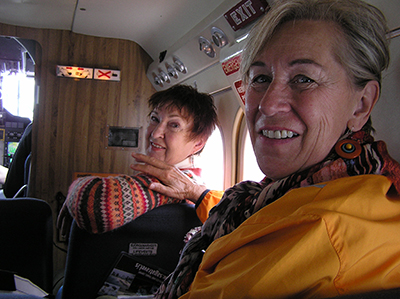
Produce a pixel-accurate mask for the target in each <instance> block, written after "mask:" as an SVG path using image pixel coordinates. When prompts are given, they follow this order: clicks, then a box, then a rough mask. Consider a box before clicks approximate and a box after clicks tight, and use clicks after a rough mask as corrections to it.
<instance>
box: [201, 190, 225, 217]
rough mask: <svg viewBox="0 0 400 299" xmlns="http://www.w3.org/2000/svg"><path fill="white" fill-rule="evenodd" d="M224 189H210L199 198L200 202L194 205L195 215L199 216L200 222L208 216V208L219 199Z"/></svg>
mask: <svg viewBox="0 0 400 299" xmlns="http://www.w3.org/2000/svg"><path fill="white" fill-rule="evenodd" d="M222 195H224V191H217V190H210V191H208V192H207V194H206V195H205V196H204V197H203V198H202V199H201V202H200V203H199V204H198V205H196V213H197V217H199V219H200V221H201V222H203V223H204V222H205V221H206V220H207V218H208V213H209V212H210V210H211V209H212V208H213V207H214V206H215V205H216V204H217V203H219V201H220V200H221V197H222Z"/></svg>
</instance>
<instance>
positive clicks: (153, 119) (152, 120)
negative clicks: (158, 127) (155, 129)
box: [150, 115, 159, 123]
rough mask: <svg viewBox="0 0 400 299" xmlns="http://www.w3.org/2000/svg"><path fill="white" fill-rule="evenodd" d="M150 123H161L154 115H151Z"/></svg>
mask: <svg viewBox="0 0 400 299" xmlns="http://www.w3.org/2000/svg"><path fill="white" fill-rule="evenodd" d="M150 122H152V123H158V122H159V120H158V117H156V116H154V115H150Z"/></svg>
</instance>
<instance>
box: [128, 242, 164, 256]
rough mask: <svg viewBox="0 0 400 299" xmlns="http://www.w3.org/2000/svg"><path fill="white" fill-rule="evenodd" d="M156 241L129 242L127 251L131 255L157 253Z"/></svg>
mask: <svg viewBox="0 0 400 299" xmlns="http://www.w3.org/2000/svg"><path fill="white" fill-rule="evenodd" d="M157 248H158V244H157V243H130V244H129V253H130V254H132V255H157Z"/></svg>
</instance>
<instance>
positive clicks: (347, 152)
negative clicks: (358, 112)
mask: <svg viewBox="0 0 400 299" xmlns="http://www.w3.org/2000/svg"><path fill="white" fill-rule="evenodd" d="M353 130H354V127H351V129H349V128H348V129H347V132H346V135H345V136H347V137H348V136H350V135H351V134H352V133H353ZM335 151H336V153H337V154H338V155H339V156H340V157H342V158H345V159H354V158H357V157H358V156H359V155H360V154H361V145H360V144H359V143H358V142H357V141H355V140H352V139H342V140H339V141H338V142H337V143H336V145H335Z"/></svg>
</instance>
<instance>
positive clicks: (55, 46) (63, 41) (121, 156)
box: [0, 23, 154, 270]
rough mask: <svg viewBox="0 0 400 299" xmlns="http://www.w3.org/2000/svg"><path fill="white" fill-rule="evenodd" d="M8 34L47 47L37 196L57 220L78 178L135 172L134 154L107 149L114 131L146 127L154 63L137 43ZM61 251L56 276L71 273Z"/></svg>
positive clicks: (40, 69)
mask: <svg viewBox="0 0 400 299" xmlns="http://www.w3.org/2000/svg"><path fill="white" fill-rule="evenodd" d="M0 35H4V36H16V37H20V38H24V39H33V40H36V41H37V42H38V43H39V45H40V47H39V48H38V49H37V61H36V62H37V64H36V81H37V84H38V85H39V88H40V89H39V98H38V103H36V105H35V110H34V125H33V140H32V142H33V145H32V147H33V148H32V170H31V184H30V196H33V197H37V198H41V199H44V200H46V201H47V202H49V203H50V205H51V206H52V208H53V211H54V218H55V219H56V217H57V214H56V213H57V211H56V210H57V202H56V201H55V195H56V194H57V192H62V193H63V194H64V195H66V194H67V191H68V187H69V185H70V184H71V182H72V176H73V172H75V171H83V172H107V173H128V174H129V173H132V170H131V169H130V168H129V165H130V164H131V163H132V162H133V160H132V158H131V157H130V152H131V151H129V150H126V151H123V150H117V149H106V146H105V145H106V143H105V139H106V134H107V125H111V126H127V127H138V126H141V127H145V126H146V115H147V113H148V110H147V109H148V108H147V99H148V97H149V96H150V95H151V94H152V93H153V92H154V89H153V87H152V86H151V84H150V82H149V80H148V79H147V77H146V69H147V67H148V65H149V64H150V63H151V58H150V57H149V56H148V55H147V53H146V52H145V51H144V50H143V49H142V48H141V47H140V46H139V45H137V44H136V43H135V42H132V41H128V40H121V39H111V38H102V37H93V36H87V35H82V34H75V33H72V32H70V31H65V30H51V29H35V28H26V27H19V26H11V25H6V24H1V23H0ZM56 65H77V66H84V67H100V68H109V69H118V70H120V71H121V81H120V82H108V81H99V80H84V79H82V80H79V81H75V80H73V79H70V78H60V77H57V76H56ZM142 132H143V131H142ZM143 146H144V140H143V138H142V140H141V142H140V147H143ZM56 239H57V238H55V241H57V240H56ZM57 252H58V251H55V269H56V270H57V269H58V268H61V267H62V266H63V259H64V256H62V255H60V256H59V254H58V253H57Z"/></svg>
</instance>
